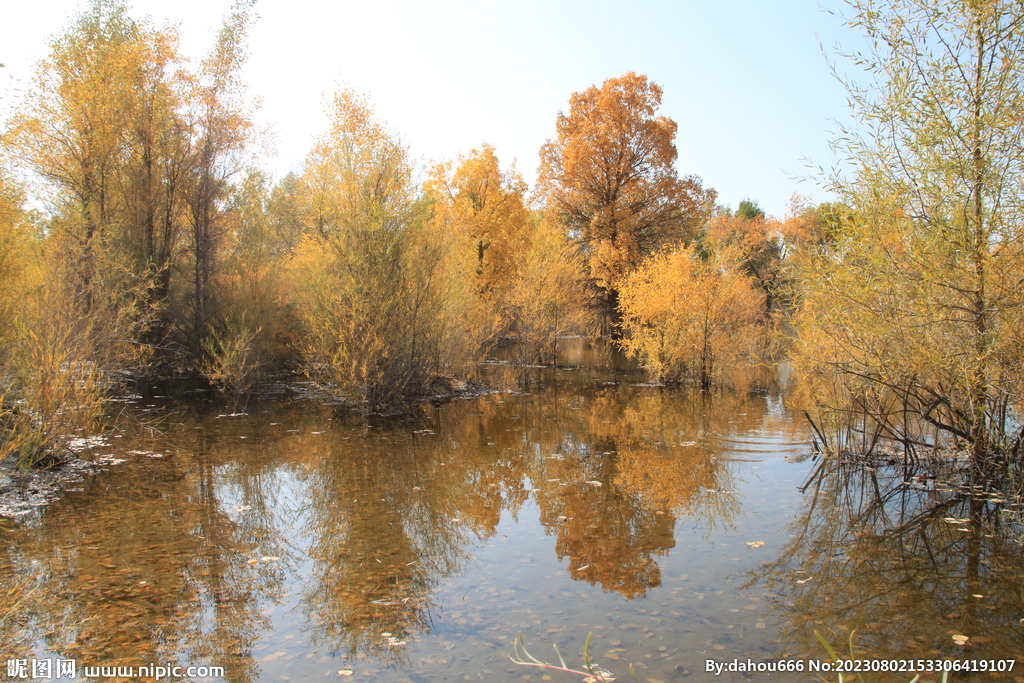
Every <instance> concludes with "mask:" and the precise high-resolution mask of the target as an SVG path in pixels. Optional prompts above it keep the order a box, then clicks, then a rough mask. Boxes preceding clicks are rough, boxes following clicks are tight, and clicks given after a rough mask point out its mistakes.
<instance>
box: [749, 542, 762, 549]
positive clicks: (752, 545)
mask: <svg viewBox="0 0 1024 683" xmlns="http://www.w3.org/2000/svg"><path fill="white" fill-rule="evenodd" d="M763 545H764V541H747V547H748V548H760V547H761V546H763Z"/></svg>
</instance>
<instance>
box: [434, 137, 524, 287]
mask: <svg viewBox="0 0 1024 683" xmlns="http://www.w3.org/2000/svg"><path fill="white" fill-rule="evenodd" d="M423 189H424V192H425V193H426V195H427V197H428V198H429V199H430V200H431V201H432V202H433V210H434V216H433V219H432V221H433V223H434V225H435V229H436V230H443V231H451V232H453V233H454V235H453V236H454V238H455V239H456V240H457V242H459V243H464V245H463V246H461V247H460V248H461V249H463V250H468V251H470V252H472V255H473V257H474V258H473V259H472V263H473V270H474V272H475V274H476V278H477V283H478V284H477V287H478V289H479V291H480V293H481V295H483V296H485V297H489V298H491V299H496V300H498V301H500V300H502V299H503V298H506V297H507V295H508V290H509V288H510V286H511V283H512V281H513V276H514V274H515V270H516V261H517V259H518V258H520V257H521V255H522V252H523V250H524V249H525V247H526V244H527V239H528V234H527V233H528V226H527V212H526V206H525V201H524V196H525V194H526V183H525V182H524V181H523V179H522V177H521V176H520V175H519V173H518V172H517V171H515V169H512V170H510V171H505V172H502V171H501V168H500V167H499V165H498V157H497V155H496V154H495V153H494V147H492V146H491V145H486V144H485V145H483V146H482V147H481V148H480V149H479V150H473V151H472V152H470V153H469V154H468V155H467V156H465V157H463V158H461V159H460V160H459V163H458V165H457V166H455V167H454V168H453V167H452V165H451V164H449V163H443V164H438V165H436V166H435V167H434V168H433V170H432V172H431V175H430V178H429V179H428V180H427V182H426V183H425V185H424V188H423Z"/></svg>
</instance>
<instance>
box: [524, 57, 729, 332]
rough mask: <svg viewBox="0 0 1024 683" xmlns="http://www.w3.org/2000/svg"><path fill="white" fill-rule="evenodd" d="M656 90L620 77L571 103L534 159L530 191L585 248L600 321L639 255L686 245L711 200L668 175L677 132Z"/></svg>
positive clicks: (697, 185)
mask: <svg viewBox="0 0 1024 683" xmlns="http://www.w3.org/2000/svg"><path fill="white" fill-rule="evenodd" d="M660 106H661V87H659V86H658V85H656V84H654V83H652V82H650V81H649V80H648V79H647V77H646V76H643V75H640V74H635V73H627V74H626V75H624V76H622V77H620V78H611V79H608V80H607V81H605V82H604V83H603V84H602V85H601V87H600V88H598V87H596V86H592V87H590V88H588V89H587V90H585V91H583V92H578V93H575V94H573V96H572V98H570V100H569V113H568V114H563V113H559V114H558V121H557V131H558V135H557V138H556V139H555V140H549V141H548V142H547V143H546V144H545V145H544V146H543V147H542V148H541V152H540V170H539V177H538V190H539V193H540V195H541V197H542V198H543V200H544V201H545V202H546V204H547V208H548V209H549V210H552V211H554V212H555V213H557V214H558V215H559V216H560V217H561V219H562V221H563V222H564V225H565V228H566V230H567V231H568V232H569V233H570V234H571V235H573V236H574V237H575V238H576V239H578V240H579V241H580V242H582V243H583V245H584V253H585V254H586V258H587V265H588V270H589V276H590V280H591V282H592V284H593V285H594V286H595V287H596V288H597V291H598V297H599V299H600V301H602V308H603V311H602V313H603V314H604V315H605V316H606V319H608V320H609V321H610V322H611V323H612V324H613V325H615V324H616V322H617V315H618V314H617V310H618V302H619V288H620V284H621V282H622V280H623V278H625V277H626V276H628V275H629V274H630V273H632V272H633V271H634V270H635V269H636V268H637V266H638V265H639V264H640V262H641V261H642V260H643V259H644V258H645V257H646V256H648V255H650V254H652V253H654V252H655V251H657V250H658V249H660V248H662V247H665V246H666V245H670V244H676V243H686V242H688V241H689V240H690V239H691V238H692V236H693V235H694V233H695V230H696V228H697V226H698V225H699V224H700V223H701V222H702V221H703V220H704V219H705V218H706V217H707V216H708V215H709V213H710V211H711V208H712V206H713V204H714V199H715V192H714V191H713V190H709V189H705V188H704V187H703V186H702V185H701V181H700V179H699V178H697V177H696V176H686V177H684V178H679V176H678V175H677V173H676V170H675V161H676V146H675V143H674V138H675V135H676V124H675V122H674V121H672V119H670V118H668V117H665V116H658V115H657V111H658V108H659V107H660Z"/></svg>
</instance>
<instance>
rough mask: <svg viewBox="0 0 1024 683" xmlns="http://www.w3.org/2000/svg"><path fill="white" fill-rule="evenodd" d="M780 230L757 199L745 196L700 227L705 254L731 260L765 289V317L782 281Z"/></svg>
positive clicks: (768, 313)
mask: <svg viewBox="0 0 1024 683" xmlns="http://www.w3.org/2000/svg"><path fill="white" fill-rule="evenodd" d="M782 237H783V236H782V230H781V228H780V226H779V224H778V221H776V220H775V219H774V218H772V217H766V216H765V213H764V211H763V210H762V209H761V207H760V206H759V205H758V203H757V202H755V201H753V200H750V199H744V200H743V201H741V202H740V204H739V207H738V208H737V210H736V211H735V213H734V212H732V211H730V210H728V209H725V210H722V211H720V212H719V213H718V214H717V215H715V216H714V217H713V218H711V220H709V221H708V224H707V227H706V228H705V229H704V230H703V231H702V233H701V235H700V237H699V239H698V241H699V242H700V248H701V249H702V250H703V251H704V252H706V253H707V254H709V255H710V254H712V253H715V254H717V256H718V257H719V258H723V259H726V260H730V261H732V262H733V263H735V265H736V266H737V267H738V268H739V269H740V270H741V271H742V272H743V273H745V274H746V275H748V276H749V277H751V278H753V281H754V282H755V283H756V284H757V286H758V287H759V288H760V289H761V290H762V291H763V292H764V295H765V299H764V302H765V303H764V305H765V317H766V318H767V317H768V316H770V315H771V313H772V311H773V310H774V309H775V307H776V299H777V296H778V290H779V287H780V284H781V272H782V260H783V253H784V250H783V241H782Z"/></svg>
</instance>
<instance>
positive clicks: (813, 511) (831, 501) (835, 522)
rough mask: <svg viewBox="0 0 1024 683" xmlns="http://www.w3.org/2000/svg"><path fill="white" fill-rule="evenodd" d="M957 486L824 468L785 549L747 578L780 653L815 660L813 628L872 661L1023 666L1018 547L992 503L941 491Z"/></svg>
mask: <svg viewBox="0 0 1024 683" xmlns="http://www.w3.org/2000/svg"><path fill="white" fill-rule="evenodd" d="M955 476H956V473H955V472H940V473H936V472H930V473H921V472H920V471H915V472H909V471H905V470H904V469H902V468H896V467H888V466H885V467H879V468H878V469H875V468H864V467H862V466H861V465H859V464H852V463H843V462H834V461H825V462H823V463H821V465H820V466H819V467H818V468H817V469H816V470H815V471H814V473H813V474H812V476H811V477H810V479H809V481H808V482H807V484H806V486H805V489H806V496H807V501H806V509H805V510H804V511H803V513H802V514H801V516H800V517H799V519H798V520H797V521H796V522H795V523H794V524H793V525H792V526H791V532H792V540H791V541H790V542H789V543H788V544H787V546H786V547H785V548H784V549H783V551H782V553H781V554H780V556H779V558H778V559H777V560H776V561H774V562H772V563H771V564H768V565H766V566H764V567H763V568H762V569H760V570H758V571H756V572H754V573H753V574H752V575H751V581H750V584H754V583H758V582H761V581H763V582H765V583H766V584H767V586H768V587H769V588H770V589H771V590H772V592H771V596H772V597H771V599H770V611H771V613H773V614H774V616H775V617H776V618H777V619H778V625H779V629H780V637H781V639H782V650H783V651H784V652H787V653H790V654H794V655H798V656H814V657H821V656H823V654H824V653H823V652H822V650H821V646H820V644H819V643H817V642H816V641H815V639H814V636H813V630H815V629H817V630H818V631H820V632H821V633H822V634H823V635H825V637H826V638H827V639H828V640H830V641H831V642H832V643H833V644H835V645H838V644H841V643H845V642H846V640H847V637H848V634H849V632H850V631H851V630H854V629H855V630H856V631H857V635H856V643H857V644H858V646H859V652H860V653H862V654H867V655H870V656H871V657H878V658H882V657H885V658H913V659H918V658H926V659H927V658H935V657H953V658H958V659H965V658H970V659H980V658H984V659H989V658H993V659H1017V660H1021V659H1024V627H1022V626H1021V624H1020V623H1019V620H1020V617H1021V615H1022V614H1024V595H1022V593H1021V591H1020V586H1021V579H1024V572H1022V568H1021V557H1020V552H1019V548H1018V547H1017V544H1015V543H1012V542H1011V541H1009V540H1008V539H1007V534H1006V533H1005V529H1004V528H1003V527H1004V523H1003V518H1002V515H1001V513H1000V507H1001V505H1002V503H1001V502H1000V501H999V499H998V497H996V496H994V495H993V496H982V495H980V494H977V495H974V496H971V495H968V494H969V493H970V489H969V487H966V486H963V487H953V486H947V485H944V484H943V483H942V482H944V481H950V480H952V479H951V478H950V477H955ZM953 635H966V636H968V637H969V638H970V640H969V641H968V644H967V645H966V646H959V645H957V644H955V643H954V640H953V638H952V637H951V636H953Z"/></svg>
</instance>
